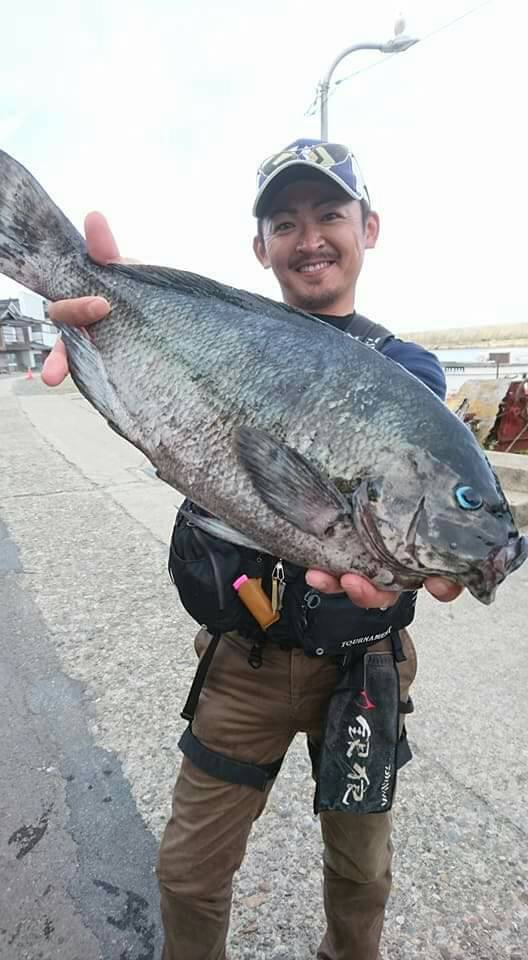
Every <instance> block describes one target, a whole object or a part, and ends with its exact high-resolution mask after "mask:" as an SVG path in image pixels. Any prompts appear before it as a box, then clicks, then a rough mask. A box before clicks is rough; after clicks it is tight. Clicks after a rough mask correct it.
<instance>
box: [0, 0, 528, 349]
mask: <svg viewBox="0 0 528 960" xmlns="http://www.w3.org/2000/svg"><path fill="white" fill-rule="evenodd" d="M475 7H477V9H474V8H475ZM469 11H472V12H469ZM402 14H403V16H404V17H405V20H406V33H409V34H412V35H413V36H418V37H420V38H422V39H421V40H420V42H419V43H418V44H416V45H415V46H414V47H412V48H411V49H409V50H408V51H406V52H405V53H401V54H398V55H394V56H390V57H387V56H383V55H381V54H378V53H372V52H369V53H366V52H359V53H354V54H352V55H350V56H349V57H347V58H346V59H345V60H344V61H343V62H342V64H341V65H340V66H339V67H338V68H337V70H336V72H335V74H334V79H335V80H340V79H341V78H344V77H347V76H348V75H349V74H355V75H353V76H351V77H350V78H349V79H348V80H346V82H342V83H339V84H338V85H337V86H336V87H335V89H334V90H333V92H332V96H331V98H330V102H329V139H331V140H336V141H339V142H344V143H348V144H349V145H350V146H351V148H352V150H353V151H354V153H355V154H356V156H357V157H358V160H359V163H360V165H361V168H362V171H363V174H364V176H365V179H366V182H367V184H368V187H369V191H370V195H371V199H372V202H373V205H374V207H375V208H376V210H378V212H379V214H380V217H381V235H380V240H379V244H378V247H377V249H376V250H372V251H368V254H367V260H366V264H365V267H364V271H363V274H362V276H361V279H360V283H359V287H358V296H357V303H356V305H357V308H358V309H359V310H360V311H361V312H362V313H366V314H367V315H368V316H370V317H371V319H373V320H376V321H377V322H379V323H382V324H384V325H385V326H387V327H389V328H390V329H392V330H394V331H395V332H397V333H404V332H405V331H409V330H425V329H438V328H442V327H454V326H469V325H480V324H485V323H500V322H501V320H502V319H504V322H506V323H517V322H523V321H527V320H528V293H527V285H526V280H525V277H526V272H527V270H526V266H525V257H526V239H525V235H526V230H527V224H528V191H527V186H526V179H527V171H528V143H527V139H526V135H525V127H526V122H525V118H526V102H525V101H526V90H527V87H528V84H527V79H528V77H527V73H528V67H527V65H526V64H527V60H526V50H525V47H526V35H527V26H528V12H526V10H525V5H524V3H522V2H521V0H489V2H486V3H482V4H480V5H479V0H409V2H407V4H406V5H404V6H400V5H399V4H398V3H397V2H396V3H392V2H388V0H356V2H355V3H353V2H350V0H349V2H344V0H333V2H332V3H331V4H328V3H321V2H320V0H304V2H299V0H267V3H266V4H261V3H256V2H253V0H224V2H223V3H221V4H217V3H213V0H208V2H207V0H187V2H184V0H126V2H124V0H55V2H54V0H47V2H46V3H45V4H42V3H41V2H40V0H38V2H37V0H18V2H17V3H16V4H9V5H7V8H6V10H5V11H4V12H3V15H2V33H3V37H4V43H3V44H2V56H1V57H0V148H2V149H4V150H7V152H8V153H10V154H12V155H13V156H15V157H16V158H17V159H18V160H20V161H21V162H22V163H23V164H24V165H25V166H26V167H28V169H30V170H31V172H32V173H34V174H35V175H36V176H37V178H38V179H39V180H40V181H41V183H42V184H43V186H44V187H45V189H46V190H47V191H48V193H49V194H50V195H51V196H52V197H53V199H54V200H55V201H56V202H57V203H58V205H59V206H60V207H61V208H62V209H63V210H64V212H65V213H66V214H67V215H68V217H69V218H70V219H71V220H72V221H73V223H75V225H76V226H77V227H78V228H79V229H81V230H82V224H83V218H84V215H85V214H86V213H87V212H88V211H89V210H92V209H98V210H102V211H103V212H104V213H105V214H106V215H107V217H108V219H109V221H110V223H111V224H112V227H113V229H114V233H115V235H116V238H117V240H118V243H119V246H120V249H121V252H122V254H123V255H128V256H132V257H136V258H138V259H141V260H144V261H146V262H150V263H163V264H167V265H170V266H174V267H180V268H182V269H190V270H193V271H195V272H198V273H202V274H205V275H208V276H212V277H215V278H216V279H218V280H221V281H223V282H225V283H229V284H232V285H234V286H238V287H244V288H246V289H249V290H253V291H257V292H260V293H264V294H267V295H268V296H272V297H276V298H279V297H280V291H279V289H278V287H277V285H276V283H275V281H274V279H273V276H272V275H271V273H270V271H263V270H262V268H261V267H260V265H259V264H258V263H257V261H256V260H255V259H254V255H253V252H252V247H251V241H252V237H253V234H254V231H255V223H254V220H253V218H252V216H251V207H252V203H253V198H254V193H255V177H256V169H257V167H258V165H259V162H260V161H261V160H262V159H264V157H266V156H268V155H269V154H271V153H274V152H275V151H278V150H280V149H281V148H282V147H284V146H285V145H286V144H287V143H289V142H290V141H292V140H294V139H296V138H297V137H301V136H319V111H318V109H317V110H316V111H315V112H313V114H312V115H311V116H307V115H306V113H307V110H308V108H309V107H310V105H311V103H312V102H313V99H314V96H315V93H316V89H317V84H318V82H319V80H320V79H321V77H322V76H323V75H324V73H325V72H326V70H327V68H328V67H329V66H330V64H331V62H332V61H333V60H334V59H335V57H337V56H338V54H339V53H340V52H341V51H342V50H344V49H345V48H346V47H348V46H350V45H352V44H355V43H358V42H363V41H372V42H383V41H386V40H388V39H389V38H390V37H391V36H392V33H393V26H394V22H395V20H396V18H397V17H398V16H400V15H402ZM464 14H467V15H465V16H464ZM456 18H462V19H458V20H457V22H455V23H452V24H451V25H448V24H449V23H450V21H452V20H455V19H456ZM358 71H359V72H358ZM15 292H16V287H15V285H14V284H13V283H12V282H11V281H8V280H7V279H5V278H3V277H1V276H0V298H1V297H5V296H10V295H13V294H14V293H15Z"/></svg>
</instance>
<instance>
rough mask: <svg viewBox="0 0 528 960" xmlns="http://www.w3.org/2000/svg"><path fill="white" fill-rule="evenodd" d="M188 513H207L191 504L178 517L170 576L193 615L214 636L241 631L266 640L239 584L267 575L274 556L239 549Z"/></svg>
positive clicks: (172, 540) (251, 636) (188, 501)
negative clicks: (236, 583)
mask: <svg viewBox="0 0 528 960" xmlns="http://www.w3.org/2000/svg"><path fill="white" fill-rule="evenodd" d="M182 511H185V513H186V514H193V513H194V514H201V515H207V514H206V513H205V511H203V510H201V509H200V508H199V507H197V506H196V504H194V503H192V502H191V501H190V500H185V501H184V503H183V504H182V507H181V510H179V511H178V513H177V516H176V523H175V525H174V530H173V533H172V539H171V545H170V552H169V574H170V577H171V580H172V582H173V583H174V585H175V586H176V588H177V590H178V593H179V596H180V600H181V602H182V605H183V607H184V608H185V610H186V611H187V613H188V614H189V615H190V616H191V617H192V618H193V620H196V622H197V623H199V624H200V625H201V626H205V627H207V629H208V631H209V633H213V634H216V633H229V632H230V631H233V630H236V631H237V632H238V633H241V634H242V635H243V636H246V637H250V638H254V637H256V636H258V635H260V636H262V635H263V633H262V630H261V629H260V627H259V625H258V623H257V621H256V620H255V618H254V617H252V616H251V614H250V613H249V611H248V610H247V609H246V607H245V606H244V605H243V604H242V603H241V601H240V600H239V597H238V594H237V593H236V591H235V590H234V589H233V586H232V584H233V582H234V581H235V580H236V579H237V577H239V576H240V575H241V574H242V573H245V574H246V575H247V576H248V577H265V576H266V574H267V572H268V570H269V568H270V566H271V565H272V563H273V560H272V558H271V557H269V556H268V555H266V554H259V553H257V552H256V551H255V550H250V549H246V548H245V547H239V546H235V545H234V544H232V543H228V542H227V541H226V540H220V539H219V538H218V537H213V536H211V535H210V534H208V533H205V532H204V531H203V530H200V529H199V528H198V527H197V526H195V525H194V524H193V523H192V519H190V518H189V517H187V516H184V515H183V513H182Z"/></svg>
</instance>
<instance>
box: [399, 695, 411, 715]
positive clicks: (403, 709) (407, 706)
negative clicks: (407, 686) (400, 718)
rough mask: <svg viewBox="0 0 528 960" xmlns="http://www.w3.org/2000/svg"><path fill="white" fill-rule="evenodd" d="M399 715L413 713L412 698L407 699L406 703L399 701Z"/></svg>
mask: <svg viewBox="0 0 528 960" xmlns="http://www.w3.org/2000/svg"><path fill="white" fill-rule="evenodd" d="M400 713H414V703H413V701H412V697H409V698H408V700H407V703H403V701H402V700H400Z"/></svg>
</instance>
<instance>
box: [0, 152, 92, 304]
mask: <svg viewBox="0 0 528 960" xmlns="http://www.w3.org/2000/svg"><path fill="white" fill-rule="evenodd" d="M72 247H73V248H75V247H77V248H79V250H84V247H85V244H84V240H83V238H82V237H81V235H80V234H79V233H78V231H77V230H76V229H75V227H74V226H73V224H71V223H70V221H69V220H68V219H67V218H66V217H65V216H64V214H63V213H62V211H61V210H59V208H58V207H57V206H56V205H55V204H54V203H53V200H52V199H51V198H50V197H49V196H48V194H47V193H46V191H45V190H43V188H42V187H41V186H40V183H38V181H37V180H35V178H34V177H33V176H32V174H31V173H29V171H28V170H26V169H25V167H23V166H22V164H20V163H18V161H17V160H14V159H13V157H10V156H9V154H8V153H5V152H4V151H3V150H0V273H3V274H5V275H6V276H7V277H10V278H11V279H12V280H16V281H17V282H18V283H21V284H23V285H24V286H25V287H28V288H29V289H30V290H33V291H34V292H35V293H39V294H40V295H41V296H43V297H48V296H49V292H48V289H47V285H48V279H47V278H48V276H49V275H50V273H51V272H52V270H53V265H54V264H56V263H57V260H58V258H60V257H61V256H63V255H65V254H66V253H69V254H71V252H72Z"/></svg>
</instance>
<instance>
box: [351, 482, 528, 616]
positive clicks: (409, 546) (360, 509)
mask: <svg viewBox="0 0 528 960" xmlns="http://www.w3.org/2000/svg"><path fill="white" fill-rule="evenodd" d="M422 512H423V501H420V503H419V505H418V508H417V510H416V512H415V514H414V516H413V518H412V521H411V524H410V526H409V529H408V531H407V538H406V544H405V546H406V550H407V551H408V553H409V555H410V559H411V558H412V559H414V561H415V563H416V564H418V565H419V560H418V557H417V555H416V550H415V536H416V531H417V527H418V522H419V518H420V516H421V514H422ZM354 519H355V522H356V529H357V531H358V533H359V534H360V536H362V537H363V538H364V539H366V540H367V541H368V545H369V547H370V549H371V551H372V553H373V554H374V556H375V557H376V558H377V559H378V560H380V561H382V563H383V564H384V565H385V566H386V567H387V568H388V569H389V570H390V571H391V572H392V573H393V574H394V575H395V577H396V578H397V581H398V583H400V584H401V585H402V586H403V587H407V588H409V587H410V588H411V589H416V586H417V585H420V584H422V583H423V582H424V580H426V579H427V578H429V577H447V578H448V579H450V580H451V579H453V580H456V582H458V583H460V584H463V585H464V586H465V587H467V589H468V590H469V592H470V593H471V594H472V595H473V596H474V597H475V598H476V599H477V600H480V602H481V603H484V604H486V605H487V604H490V603H492V602H493V600H494V599H495V593H496V590H497V587H498V586H499V584H501V583H502V581H503V580H505V579H506V577H507V576H509V575H510V573H513V572H514V571H515V570H517V569H518V568H519V567H520V566H521V565H522V564H523V563H524V561H525V560H526V559H527V558H528V538H527V537H525V536H519V535H518V534H517V533H513V534H511V535H510V537H511V539H510V542H509V543H507V544H503V545H502V546H498V547H495V548H494V549H492V550H490V552H489V554H488V555H487V557H486V559H485V560H482V561H479V562H478V564H476V563H474V564H471V563H469V562H468V563H467V564H465V569H460V570H459V571H458V572H457V575H456V576H455V575H454V574H451V575H449V574H448V573H446V570H445V568H441V567H439V568H436V569H435V568H433V567H431V568H429V567H428V568H427V570H424V569H423V568H422V570H416V569H413V567H410V566H404V565H403V564H402V563H400V561H399V560H397V559H396V558H395V557H394V555H393V554H392V553H390V552H389V550H388V549H387V547H386V546H385V544H384V542H383V539H382V536H381V534H380V532H379V530H378V528H377V525H376V522H375V519H374V517H373V515H372V513H371V511H370V510H369V509H368V506H367V505H365V504H363V503H362V502H361V499H360V498H357V499H355V500H354Z"/></svg>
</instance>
